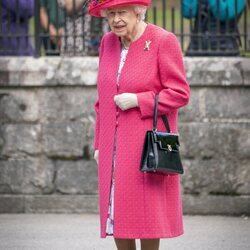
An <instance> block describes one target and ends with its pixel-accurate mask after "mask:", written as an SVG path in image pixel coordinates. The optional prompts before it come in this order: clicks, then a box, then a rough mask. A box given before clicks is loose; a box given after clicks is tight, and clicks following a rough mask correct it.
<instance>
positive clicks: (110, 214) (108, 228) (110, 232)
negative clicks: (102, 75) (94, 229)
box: [106, 48, 128, 235]
mask: <svg viewBox="0 0 250 250" xmlns="http://www.w3.org/2000/svg"><path fill="white" fill-rule="evenodd" d="M127 54H128V49H125V48H122V49H121V55H120V65H119V70H118V74H117V83H116V85H117V90H118V89H119V79H120V76H121V73H122V68H123V66H124V63H125V61H126V57H127ZM115 157H116V135H115V143H114V153H113V164H112V185H111V191H110V199H109V210H108V219H107V225H106V233H107V235H113V232H114V188H115V179H114V169H115Z"/></svg>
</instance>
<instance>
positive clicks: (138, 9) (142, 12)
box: [100, 5, 147, 21]
mask: <svg viewBox="0 0 250 250" xmlns="http://www.w3.org/2000/svg"><path fill="white" fill-rule="evenodd" d="M131 6H133V8H134V11H135V13H136V14H137V15H138V16H139V20H140V21H143V20H145V16H146V12H147V7H146V6H144V5H131ZM100 12H101V16H102V17H107V9H103V10H101V11H100Z"/></svg>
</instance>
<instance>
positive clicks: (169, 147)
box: [167, 144, 172, 152]
mask: <svg viewBox="0 0 250 250" xmlns="http://www.w3.org/2000/svg"><path fill="white" fill-rule="evenodd" d="M167 147H168V151H170V152H171V151H172V146H171V145H170V144H167Z"/></svg>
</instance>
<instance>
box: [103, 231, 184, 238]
mask: <svg viewBox="0 0 250 250" xmlns="http://www.w3.org/2000/svg"><path fill="white" fill-rule="evenodd" d="M183 234H184V231H181V232H179V233H176V234H160V235H143V236H142V235H134V234H133V235H132V234H126V235H123V234H115V235H111V234H104V235H101V238H103V239H104V238H106V237H109V236H112V237H114V238H117V239H170V238H176V237H179V236H182V235H183Z"/></svg>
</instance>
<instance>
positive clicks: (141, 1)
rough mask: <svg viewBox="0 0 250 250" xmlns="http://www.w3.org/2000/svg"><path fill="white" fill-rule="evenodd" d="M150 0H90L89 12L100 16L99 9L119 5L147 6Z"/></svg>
mask: <svg viewBox="0 0 250 250" xmlns="http://www.w3.org/2000/svg"><path fill="white" fill-rule="evenodd" d="M150 2H151V0H134V1H132V0H91V2H90V5H89V14H90V15H91V16H97V17H100V16H101V13H100V10H103V9H107V8H110V7H115V6H121V5H132V4H133V5H144V6H149V5H150Z"/></svg>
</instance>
